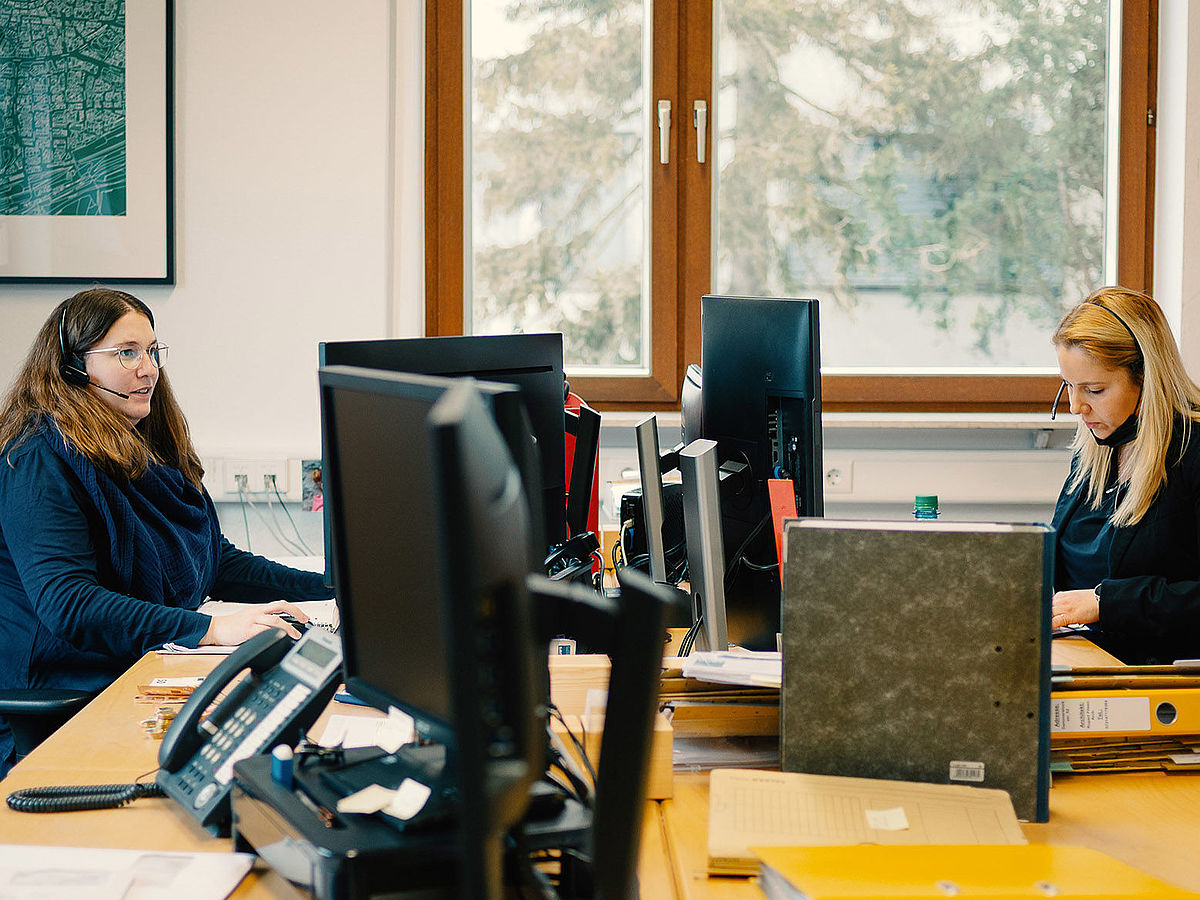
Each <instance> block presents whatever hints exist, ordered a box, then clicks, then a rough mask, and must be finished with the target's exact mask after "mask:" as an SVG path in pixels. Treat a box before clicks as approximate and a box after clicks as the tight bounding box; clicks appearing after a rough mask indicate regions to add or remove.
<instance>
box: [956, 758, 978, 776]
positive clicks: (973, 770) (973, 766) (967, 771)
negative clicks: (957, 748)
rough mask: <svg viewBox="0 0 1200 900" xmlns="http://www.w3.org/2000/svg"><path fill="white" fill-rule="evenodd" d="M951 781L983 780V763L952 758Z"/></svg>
mask: <svg viewBox="0 0 1200 900" xmlns="http://www.w3.org/2000/svg"><path fill="white" fill-rule="evenodd" d="M950 780H951V781H983V763H981V762H967V761H965V760H961V759H952V760H950Z"/></svg>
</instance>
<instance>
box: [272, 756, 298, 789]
mask: <svg viewBox="0 0 1200 900" xmlns="http://www.w3.org/2000/svg"><path fill="white" fill-rule="evenodd" d="M271 778H272V780H273V781H275V783H276V784H278V785H280V786H281V787H282V788H283V789H284V790H286V791H290V790H291V789H292V784H293V782H292V748H291V747H289V746H288V745H287V744H280V745H279V746H278V747H276V748H275V749H274V750H272V751H271Z"/></svg>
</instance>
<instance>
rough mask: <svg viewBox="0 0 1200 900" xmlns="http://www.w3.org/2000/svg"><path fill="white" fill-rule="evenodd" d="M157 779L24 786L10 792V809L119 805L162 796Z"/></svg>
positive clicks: (74, 809)
mask: <svg viewBox="0 0 1200 900" xmlns="http://www.w3.org/2000/svg"><path fill="white" fill-rule="evenodd" d="M162 796H165V795H164V794H163V790H162V788H160V787H159V786H158V785H157V784H155V783H154V782H146V783H143V782H134V783H133V784H75V785H68V784H64V785H51V786H49V787H35V788H22V789H21V790H19V791H13V792H12V793H11V794H9V795H8V806H9V809H13V810H16V811H17V812H32V813H48V812H79V811H81V810H86V809H117V808H118V807H121V806H124V805H125V804H126V803H131V802H133V801H134V800H138V799H140V798H142V797H162Z"/></svg>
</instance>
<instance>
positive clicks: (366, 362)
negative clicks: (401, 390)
mask: <svg viewBox="0 0 1200 900" xmlns="http://www.w3.org/2000/svg"><path fill="white" fill-rule="evenodd" d="M318 353H319V359H320V364H321V365H322V366H334V365H344V366H362V367H365V368H369V369H384V370H387V371H391V372H416V373H419V374H424V375H443V376H447V377H450V376H460V375H470V376H473V377H475V378H478V379H480V380H481V381H491V382H498V383H502V384H515V385H516V386H517V387H518V388H520V390H521V396H522V397H523V398H524V401H525V406H526V409H528V411H529V420H530V423H531V426H532V429H533V435H534V438H535V439H536V441H537V448H538V452H539V453H540V455H541V509H542V516H541V519H540V521H539V522H537V523H535V526H534V527H535V529H537V530H540V531H541V532H542V538H543V539H544V544H545V546H544V547H543V548H542V549H543V551H545V550H546V549H548V548H549V547H552V546H558V545H560V544H562V543H563V542H564V541H565V540H566V539H567V525H566V506H565V504H566V456H565V450H564V446H565V432H566V415H565V413H564V411H563V402H564V400H565V399H566V397H565V392H564V384H565V379H564V377H563V337H562V335H561V334H557V333H555V334H504V335H466V336H459V337H432V338H397V339H392V340H369V341H326V342H324V343H322V344H321V345H320V347H319V350H318ZM531 496H532V495H531ZM535 537H536V535H535ZM327 549H328V545H327ZM542 555H543V556H545V553H544V552H543V554H542Z"/></svg>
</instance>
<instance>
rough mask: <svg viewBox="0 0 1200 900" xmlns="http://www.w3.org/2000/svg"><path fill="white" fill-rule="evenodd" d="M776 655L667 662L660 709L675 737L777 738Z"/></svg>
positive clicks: (713, 655)
mask: <svg viewBox="0 0 1200 900" xmlns="http://www.w3.org/2000/svg"><path fill="white" fill-rule="evenodd" d="M781 671H782V663H781V662H780V657H779V654H778V653H766V654H743V653H693V654H692V655H691V656H686V657H668V658H667V659H665V660H663V678H662V688H661V693H660V695H659V703H660V706H661V708H662V710H663V712H665V713H666V714H667V715H668V716H669V717H670V719H671V727H672V728H673V729H674V730H675V739H676V741H677V742H678V741H679V739H680V738H689V737H703V738H710V737H711V738H717V737H730V736H744V735H772V736H773V735H778V734H779V678H780V673H781Z"/></svg>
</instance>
